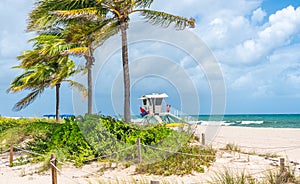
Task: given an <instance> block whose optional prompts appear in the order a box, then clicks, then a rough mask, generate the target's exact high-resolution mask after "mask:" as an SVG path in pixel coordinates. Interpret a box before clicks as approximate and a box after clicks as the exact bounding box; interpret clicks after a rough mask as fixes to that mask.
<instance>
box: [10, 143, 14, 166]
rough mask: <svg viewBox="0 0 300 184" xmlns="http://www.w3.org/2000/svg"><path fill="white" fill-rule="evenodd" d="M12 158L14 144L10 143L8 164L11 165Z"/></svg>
mask: <svg viewBox="0 0 300 184" xmlns="http://www.w3.org/2000/svg"><path fill="white" fill-rule="evenodd" d="M13 160H14V144H13V143H10V151H9V166H10V167H12V166H13Z"/></svg>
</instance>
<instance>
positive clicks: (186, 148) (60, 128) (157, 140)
mask: <svg viewBox="0 0 300 184" xmlns="http://www.w3.org/2000/svg"><path fill="white" fill-rule="evenodd" d="M9 121H10V119H8V118H7V119H5V118H3V123H0V128H1V129H2V133H1V136H0V142H2V143H4V145H3V146H1V149H2V150H5V149H7V148H9V144H10V143H11V142H13V143H14V145H15V146H16V147H20V148H22V149H24V150H27V151H30V152H32V153H33V154H27V156H26V158H25V157H20V158H18V159H17V160H15V164H16V165H20V164H26V163H32V162H41V161H42V162H44V165H43V166H42V167H43V169H48V168H49V159H50V155H51V153H55V154H56V156H57V158H58V160H59V161H60V162H59V164H61V163H64V162H72V163H75V165H76V166H82V165H83V164H85V163H89V162H91V161H101V162H107V163H108V165H106V166H105V168H104V169H110V168H112V167H118V166H120V167H124V166H126V165H127V167H129V166H131V165H138V167H137V169H136V172H138V173H152V174H159V175H171V174H175V175H186V174H191V173H192V172H203V171H204V169H205V168H207V167H209V166H210V164H211V163H212V162H213V161H214V160H215V151H214V150H213V149H212V148H210V147H208V148H204V147H199V146H191V145H190V144H189V140H191V134H189V133H188V132H185V131H181V132H178V131H174V130H172V129H170V128H167V127H166V126H165V125H164V124H157V125H149V126H146V127H145V128H143V127H141V126H140V125H136V124H133V123H125V122H123V121H121V120H116V119H114V118H112V117H105V116H99V115H86V116H84V117H77V118H76V119H66V120H64V122H60V123H56V122H55V121H54V120H47V119H40V120H36V121H33V120H28V121H26V119H21V120H14V119H12V120H11V122H12V125H11V126H9V125H8V122H9ZM1 125H4V126H3V128H2V127H1ZM137 138H140V143H141V154H142V161H141V162H139V158H138V151H137V146H136V140H137ZM34 153H36V154H34ZM43 169H41V171H42V170H43Z"/></svg>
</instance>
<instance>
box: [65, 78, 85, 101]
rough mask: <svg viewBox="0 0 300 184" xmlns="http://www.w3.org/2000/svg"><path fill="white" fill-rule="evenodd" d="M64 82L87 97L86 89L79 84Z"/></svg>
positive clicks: (70, 81)
mask: <svg viewBox="0 0 300 184" xmlns="http://www.w3.org/2000/svg"><path fill="white" fill-rule="evenodd" d="M64 81H65V82H68V83H69V84H70V86H72V87H74V88H75V89H77V90H78V91H79V92H80V93H81V94H82V96H83V97H84V98H85V97H87V94H88V93H87V89H86V87H85V86H84V85H82V84H81V83H79V82H76V81H73V80H64Z"/></svg>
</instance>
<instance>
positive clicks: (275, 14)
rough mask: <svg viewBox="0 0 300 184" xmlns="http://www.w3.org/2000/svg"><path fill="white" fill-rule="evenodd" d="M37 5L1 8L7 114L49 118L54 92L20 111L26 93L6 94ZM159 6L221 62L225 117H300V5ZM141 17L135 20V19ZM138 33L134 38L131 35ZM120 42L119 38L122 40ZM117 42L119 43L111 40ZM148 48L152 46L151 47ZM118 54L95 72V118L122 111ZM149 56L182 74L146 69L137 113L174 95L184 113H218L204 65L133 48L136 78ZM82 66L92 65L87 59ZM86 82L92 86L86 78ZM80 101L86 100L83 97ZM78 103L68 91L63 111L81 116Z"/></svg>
mask: <svg viewBox="0 0 300 184" xmlns="http://www.w3.org/2000/svg"><path fill="white" fill-rule="evenodd" d="M33 2H34V1H33V0H28V1H26V2H25V1H19V0H3V1H1V2H0V16H1V19H0V27H1V29H0V71H1V72H0V104H1V105H0V114H1V115H3V116H42V115H43V114H49V113H54V112H55V110H54V109H55V102H54V99H55V96H54V95H55V93H54V90H53V89H48V90H46V91H45V93H44V94H42V95H41V96H40V98H38V99H37V100H36V101H35V102H34V103H32V104H31V105H30V106H28V107H27V108H26V109H24V110H22V111H19V112H14V111H12V110H11V109H12V107H13V105H14V104H15V103H16V102H17V101H18V100H19V99H21V98H22V97H23V96H24V95H26V92H22V93H20V94H7V93H6V89H7V88H8V86H9V83H10V81H11V80H12V79H13V78H14V77H15V76H16V75H17V74H18V73H19V72H20V71H18V70H16V69H11V67H12V66H15V65H17V64H18V61H17V60H16V56H18V55H19V54H20V53H21V51H23V50H26V49H30V45H29V44H28V43H27V40H28V39H30V38H31V37H32V36H33V35H32V34H30V33H26V32H25V31H24V30H25V28H26V18H27V15H28V13H29V12H30V10H31V9H32V7H33ZM152 8H153V9H157V10H162V11H166V12H169V13H172V14H178V15H182V16H185V17H195V18H196V28H195V29H193V30H189V31H191V32H192V33H193V34H195V35H197V37H198V39H199V40H202V41H203V43H205V45H206V46H207V47H208V48H209V49H210V51H211V53H212V54H213V55H214V57H215V59H216V61H217V62H218V66H219V69H220V71H221V74H222V77H223V80H224V85H225V89H226V90H224V91H222V92H223V93H224V95H225V101H226V103H225V107H224V111H225V113H228V114H236V113H300V112H299V111H300V110H299V106H300V93H299V92H300V52H299V50H300V1H298V0H264V1H262V0H228V1H224V0H205V1H199V0H185V1H182V2H181V1H180V2H176V3H174V2H171V1H163V0H156V1H155V2H154V3H153V6H152ZM136 19H137V17H136V16H135V17H133V19H132V21H135V20H136ZM156 29H159V28H158V27H156ZM131 34H132V33H129V37H130V35H131ZM115 39H116V40H118V37H116V38H115ZM174 39H178V40H180V39H182V38H174ZM112 42H113V40H112V41H110V43H112ZM145 44H146V45H147V44H148V45H147V49H145V48H146V47H145ZM148 46H149V47H148ZM158 48H159V49H158ZM100 51H101V48H100V49H98V50H97V54H96V56H97V58H98V60H100V56H101V52H100ZM118 52H119V51H116V53H114V54H111V55H110V57H109V58H108V59H107V60H110V61H112V62H109V63H112V64H107V63H106V64H103V65H101V66H102V67H103V68H101V69H99V68H96V69H95V73H96V72H98V73H96V74H95V81H94V83H95V97H94V100H95V104H94V111H95V112H99V111H101V112H102V113H104V114H114V113H116V110H115V109H114V107H115V105H112V104H114V103H115V102H112V101H114V98H115V96H114V95H112V94H115V91H117V92H116V94H115V95H116V96H117V95H120V94H119V93H120V92H119V91H121V90H116V89H119V88H118V87H119V85H121V84H119V83H118V81H119V78H118V76H120V71H121V65H120V58H119V53H118ZM149 54H150V55H152V56H153V55H154V56H155V57H157V59H158V60H160V59H161V61H163V63H168V61H167V60H170V61H171V62H173V63H176V66H178V67H179V68H178V67H177V68H176V67H174V68H170V69H169V68H168V67H166V66H164V67H165V68H166V71H167V72H166V73H170V74H169V75H167V74H166V75H165V76H158V75H156V76H155V75H150V74H151V72H152V71H153V70H142V71H143V72H145V73H146V74H147V75H145V76H147V77H144V78H141V79H140V80H136V81H135V80H133V82H134V83H133V84H132V98H131V102H132V111H133V113H137V112H138V111H137V110H138V105H139V104H138V103H139V102H138V100H137V98H138V97H139V96H140V95H142V94H144V93H151V92H166V93H168V94H169V96H170V97H169V98H168V99H167V102H168V103H170V104H172V105H173V106H172V107H174V108H178V109H180V106H182V105H183V104H185V103H187V104H193V102H194V101H195V100H198V105H199V106H200V108H199V112H200V113H202V114H209V113H211V108H212V100H213V99H217V98H215V97H214V96H213V95H212V91H213V89H212V86H210V84H209V78H208V77H207V75H206V74H205V71H204V70H203V66H200V67H198V66H196V65H195V64H191V63H193V62H192V61H191V60H192V59H191V58H189V55H188V54H187V53H183V52H182V50H180V49H179V50H176V48H175V49H174V47H170V46H168V45H167V44H163V43H156V42H155V43H146V42H144V43H140V44H132V46H131V47H130V58H131V59H132V60H134V61H131V65H132V66H131V67H132V72H133V76H135V73H134V72H138V71H141V70H140V69H143V66H141V65H140V64H141V63H143V62H144V60H141V61H139V58H141V57H142V56H143V55H149ZM97 58H96V59H97ZM166 58H167V59H166ZM146 59H147V58H146ZM146 59H145V60H146ZM114 61H115V62H114ZM78 62H84V60H83V59H80V60H78ZM97 66H99V65H97ZM139 67H140V68H139ZM157 67H158V68H159V67H162V66H157ZM104 69H105V70H104ZM172 69H173V70H172ZM179 70H182V71H183V73H182V75H185V74H186V75H187V79H189V80H190V82H191V83H189V82H188V81H183V80H182V81H180V80H174V81H172V80H173V78H174V76H172V75H171V73H173V74H174V73H177V72H179ZM175 78H176V76H175ZM80 80H82V81H83V82H84V79H83V78H81V79H80ZM114 84H115V85H114ZM149 84H151V85H149ZM189 85H190V86H189ZM116 86H117V87H116ZM191 86H192V87H191ZM189 89H193V90H195V91H196V93H197V98H195V96H193V95H191V94H192V93H193V92H192V90H191V91H189ZM112 91H113V92H114V93H112ZM193 94H194V93H193ZM192 97H193V98H192ZM74 98H75V99H76V100H77V99H80V100H79V101H83V100H82V99H81V98H80V97H77V96H76V95H75V97H74ZM74 98H72V90H71V89H70V88H69V87H68V86H63V90H62V104H61V112H62V113H73V107H74V103H75V102H74ZM76 100H75V101H76ZM118 100H119V99H118ZM118 100H117V101H118ZM182 100H184V101H185V102H184V103H183V102H182ZM117 104H118V103H117ZM194 105H195V104H194ZM75 106H81V105H75ZM118 113H119V111H118ZM191 113H193V112H191Z"/></svg>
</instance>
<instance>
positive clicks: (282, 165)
mask: <svg viewBox="0 0 300 184" xmlns="http://www.w3.org/2000/svg"><path fill="white" fill-rule="evenodd" d="M283 171H284V158H280V172H283Z"/></svg>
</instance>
